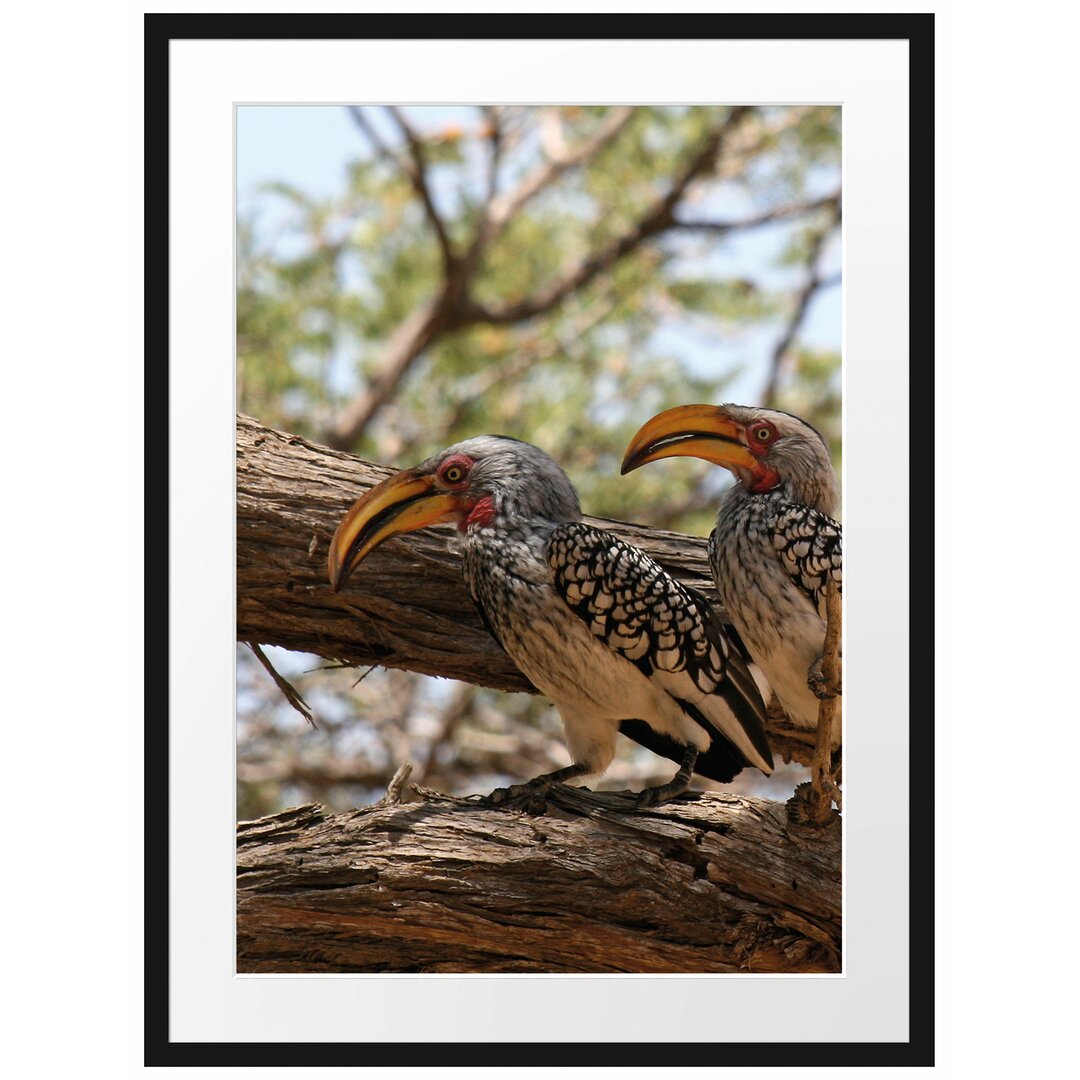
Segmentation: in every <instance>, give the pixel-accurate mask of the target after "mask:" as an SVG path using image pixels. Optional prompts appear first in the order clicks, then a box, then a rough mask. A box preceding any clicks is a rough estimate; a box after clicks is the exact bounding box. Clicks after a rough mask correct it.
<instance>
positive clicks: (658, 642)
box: [547, 522, 772, 780]
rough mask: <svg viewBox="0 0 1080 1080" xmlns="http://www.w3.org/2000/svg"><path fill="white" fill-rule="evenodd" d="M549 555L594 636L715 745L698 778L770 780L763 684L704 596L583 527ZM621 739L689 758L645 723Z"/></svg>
mask: <svg viewBox="0 0 1080 1080" xmlns="http://www.w3.org/2000/svg"><path fill="white" fill-rule="evenodd" d="M547 556H548V562H549V564H550V566H551V569H552V570H553V571H554V582H553V584H554V587H555V590H556V592H558V593H559V595H560V596H561V597H562V599H563V600H564V601H565V603H566V604H567V606H568V607H569V608H570V609H571V610H572V611H573V612H574V613H575V614H576V615H577V616H578V617H579V618H580V619H581V620H582V621H583V622H584V623H585V624H586V625H587V626H588V628H589V630H590V631H591V632H592V634H593V635H594V636H595V637H597V638H599V639H600V640H601V641H603V642H604V644H605V645H607V646H608V647H609V648H611V649H613V650H614V651H616V652H617V653H619V654H621V655H622V656H624V657H625V658H626V659H627V660H629V661H631V662H632V663H633V664H635V665H636V666H637V667H638V669H639V670H640V671H641V672H642V673H643V674H645V675H646V676H647V677H648V678H650V679H652V680H653V681H654V682H656V683H657V684H658V685H659V686H661V687H662V688H663V689H664V690H665V691H666V692H667V693H668V694H670V695H671V697H672V698H674V699H675V700H676V701H678V702H679V704H680V705H681V706H682V707H683V708H684V710H685V711H686V713H687V714H688V715H689V716H691V717H692V718H693V719H694V720H695V721H696V722H697V723H699V724H701V725H702V726H703V727H705V728H706V729H707V730H708V731H709V733H710V735H712V736H713V743H712V745H711V746H710V749H709V750H708V751H707V752H706V753H705V754H703V755H702V756H701V757H700V758H699V760H698V763H697V766H696V767H695V771H697V772H700V773H701V774H702V775H704V776H712V777H713V778H714V779H720V780H729V779H731V777H732V776H734V775H735V773H737V772H738V771H739V770H740V769H741V768H742V767H743V766H744V765H747V764H749V765H754V766H756V767H757V768H759V769H761V770H762V771H763V772H766V773H768V772H771V771H772V754H771V752H770V750H769V743H768V739H767V738H766V735H765V728H764V721H765V706H764V703H763V702H762V700H761V695H760V693H759V691H758V688H757V684H756V683H755V682H754V679H753V676H752V675H751V674H750V672H749V669H748V668H747V666H746V664H745V662H744V661H743V659H742V657H741V656H740V655H739V652H738V650H737V649H735V648H734V647H733V646H732V645H731V643H730V642H729V641H728V639H727V636H726V634H725V632H724V629H723V626H722V624H721V622H720V619H719V617H718V616H717V614H716V612H715V611H714V610H713V607H712V605H711V604H710V603H709V602H708V600H707V599H706V598H705V597H704V596H702V594H701V593H699V592H697V591H696V590H694V589H690V588H688V587H687V586H685V585H683V584H682V583H681V582H679V581H677V580H676V579H675V578H673V577H672V576H671V575H670V574H668V573H667V572H666V571H665V570H664V569H663V568H662V567H661V566H660V565H659V564H658V563H656V562H655V561H654V560H652V559H651V558H649V556H648V555H646V554H645V553H644V552H643V551H640V550H639V549H638V548H635V547H633V546H632V545H630V544H626V543H624V542H623V541H622V540H620V539H618V537H616V536H614V535H612V534H611V533H609V532H605V531H604V530H602V529H596V528H593V527H592V526H590V525H586V524H584V523H581V522H575V523H573V524H570V525H562V526H560V527H559V528H557V529H556V530H555V531H554V532H553V533H552V535H551V537H550V539H549V540H548V545H547ZM622 730H623V731H624V733H625V734H627V735H629V736H630V737H631V738H633V739H635V741H637V742H640V743H642V745H644V746H647V747H648V748H649V749H651V750H654V751H656V752H657V753H661V754H664V756H666V757H670V758H672V759H673V760H676V761H677V760H679V757H680V756H681V752H682V748H681V747H678V746H677V745H676V744H675V743H674V742H673V741H672V740H670V739H667V738H666V736H663V735H659V734H658V733H656V732H654V731H652V730H651V729H649V728H648V725H646V724H645V723H644V722H643V721H640V720H638V721H627V722H625V723H624V724H623V726H622ZM717 736H719V737H717ZM668 743H670V746H667V745H664V744H668ZM710 755H711V758H710Z"/></svg>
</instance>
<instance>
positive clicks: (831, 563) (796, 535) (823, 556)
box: [772, 505, 844, 618]
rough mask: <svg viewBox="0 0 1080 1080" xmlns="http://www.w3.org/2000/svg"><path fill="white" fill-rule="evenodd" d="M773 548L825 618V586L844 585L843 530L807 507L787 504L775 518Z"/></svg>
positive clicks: (839, 586)
mask: <svg viewBox="0 0 1080 1080" xmlns="http://www.w3.org/2000/svg"><path fill="white" fill-rule="evenodd" d="M772 540H773V547H774V548H775V549H776V553H777V555H778V556H779V557H780V562H781V564H782V565H783V567H784V569H785V570H786V571H787V572H788V574H789V575H790V577H791V579H792V581H794V582H795V584H796V585H798V586H799V588H800V589H802V591H803V592H804V593H806V595H807V596H808V597H809V598H810V600H811V601H812V602H813V604H814V605H815V607H816V608H817V610H818V614H819V615H820V616H821V617H822V618H825V586H826V585H827V584H828V582H829V580H830V579H831V580H833V581H835V582H836V584H837V587H838V588H841V589H842V588H843V584H844V551H843V533H842V530H841V527H840V523H839V522H836V521H833V519H832V518H831V517H828V516H827V515H825V514H822V513H821V512H820V511H818V510H813V509H811V508H810V507H808V506H796V505H788V506H785V507H784V508H783V510H782V511H781V512H780V515H779V516H778V518H777V520H776V524H775V527H774V529H773V534H772Z"/></svg>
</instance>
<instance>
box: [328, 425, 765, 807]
mask: <svg viewBox="0 0 1080 1080" xmlns="http://www.w3.org/2000/svg"><path fill="white" fill-rule="evenodd" d="M443 521H453V522H456V523H457V525H458V528H459V529H460V531H461V533H462V541H463V543H462V551H463V570H464V576H465V582H466V585H467V586H468V590H469V592H470V594H471V595H472V598H473V601H474V602H475V604H476V606H477V608H478V609H479V611H480V615H481V617H482V619H483V621H484V623H485V624H486V625H487V627H488V629H489V630H490V631H491V633H492V635H493V636H494V637H495V639H496V640H497V641H498V642H499V643H500V644H501V645H502V647H503V648H504V649H505V650H506V652H507V653H508V654H509V656H510V657H511V659H512V660H513V661H514V662H515V663H516V664H517V666H518V667H519V668H520V669H521V671H522V672H523V673H524V674H525V675H526V676H527V677H528V678H529V679H530V680H531V681H532V683H533V684H534V685H535V686H536V687H537V688H538V689H539V690H541V691H542V692H543V693H545V694H546V695H547V696H548V697H549V698H551V700H552V701H553V702H554V704H555V706H556V707H557V708H558V710H559V713H560V715H561V717H562V721H563V727H564V729H565V732H566V742H567V746H568V748H569V751H570V757H571V760H572V762H573V764H572V765H570V766H568V767H566V768H564V769H559V770H557V771H555V772H553V773H547V774H545V775H543V776H539V777H537V778H536V779H535V780H532V781H530V782H529V783H528V784H521V785H515V786H514V787H511V788H505V789H499V790H498V791H496V792H493V793H492V795H491V796H490V798H491V800H492V801H494V802H501V801H505V799H506V798H508V797H511V796H517V795H523V794H525V793H526V792H527V791H532V790H536V789H541V788H544V787H547V786H549V785H551V784H554V783H556V782H559V781H564V780H570V779H573V778H578V777H585V776H592V777H596V776H599V775H600V774H601V773H603V772H604V770H605V769H606V768H607V767H608V765H609V764H610V762H611V759H612V757H613V756H614V753H615V743H616V736H617V734H618V733H619V732H620V731H621V732H622V733H623V734H625V735H628V736H629V737H630V738H631V739H634V740H635V741H637V742H639V743H641V744H642V745H643V746H646V747H648V748H649V749H650V750H652V751H653V752H654V753H658V754H661V755H663V756H664V757H667V758H670V759H671V760H673V761H677V762H678V763H679V771H678V772H677V773H676V775H675V777H674V778H673V779H672V780H671V781H670V782H668V783H666V784H663V785H660V786H658V787H652V788H646V789H645V790H644V791H642V792H639V793H638V795H637V797H636V799H637V801H638V802H639V803H640V804H642V805H651V804H653V803H656V802H660V801H663V800H666V799H670V798H673V797H675V796H676V795H678V794H680V793H682V792H683V791H685V790H686V789H687V787H688V786H689V784H690V779H691V776H692V774H693V773H695V772H697V773H700V774H701V775H703V776H707V777H710V778H712V779H714V780H720V781H728V780H730V779H731V778H732V777H733V776H735V774H736V773H738V772H739V771H740V770H742V769H743V768H744V767H746V766H748V765H750V766H756V767H757V768H758V769H760V770H761V771H762V772H764V773H766V774H768V773H770V772H771V771H772V755H771V753H770V750H769V744H768V740H767V739H766V736H765V729H764V718H765V708H764V704H763V702H762V700H761V695H760V693H759V691H758V689H757V685H756V684H755V682H754V679H753V676H752V675H751V674H750V672H749V670H748V668H747V666H746V664H745V662H744V661H743V659H742V658H741V656H739V654H738V653H737V651H736V649H735V648H734V647H733V646H732V644H731V642H729V640H728V639H727V636H726V635H725V633H724V629H723V626H722V624H721V622H720V620H719V618H718V616H717V615H716V613H715V612H714V611H713V609H712V607H711V605H710V604H709V602H708V600H707V599H706V598H705V597H704V596H702V595H701V594H700V593H698V592H696V591H695V590H693V589H690V588H688V587H687V586H685V585H683V584H681V583H680V582H678V581H676V580H675V579H674V578H673V577H671V576H670V575H669V574H667V573H666V572H665V571H664V570H663V569H662V568H661V567H660V566H659V565H658V564H657V563H655V562H654V561H653V560H652V559H651V558H649V556H648V555H646V554H645V553H644V552H642V551H640V550H638V549H637V548H635V547H633V546H631V545H630V544H627V543H624V542H623V541H622V540H620V539H619V538H618V537H616V536H615V535H614V534H613V533H610V532H606V531H604V530H602V529H596V528H593V527H592V526H591V525H587V524H585V523H584V522H583V521H582V518H581V509H580V507H579V505H578V497H577V493H576V492H575V490H574V487H573V485H572V484H571V483H570V480H569V478H568V477H567V476H566V474H565V473H564V472H563V471H562V469H560V468H559V467H558V465H556V464H555V462H554V461H552V459H551V458H550V457H548V455H547V454H545V453H544V452H543V451H541V450H539V449H537V448H536V447H535V446H532V445H531V444H529V443H525V442H520V441H518V440H517V439H510V438H506V437H503V436H498V435H482V436H479V437H477V438H473V439H468V440H466V441H465V442H460V443H457V444H456V445H454V446H451V447H449V448H448V449H446V450H443V451H442V452H441V453H439V454H436V455H435V456H434V457H431V458H429V459H428V460H427V461H424V462H422V463H421V464H420V465H417V466H416V467H415V468H411V469H406V470H405V471H403V472H399V473H397V474H396V475H394V476H391V477H389V478H387V479H386V480H384V481H383V482H382V483H380V484H378V485H376V486H375V487H374V488H372V489H371V490H370V491H369V492H367V494H365V495H364V496H363V497H362V498H361V499H359V500H358V501H357V502H356V503H355V505H354V506H353V507H352V509H350V510H349V512H348V513H347V514H346V515H345V517H344V519H343V520H342V521H341V523H340V524H339V525H338V527H337V531H336V532H335V533H334V538H333V540H332V542H331V544H330V555H329V573H330V582H331V585H332V586H333V588H334V590H335V591H336V590H338V589H340V588H341V586H342V585H343V584H344V582H345V581H346V579H347V578H348V577H349V576H350V574H352V573H353V571H354V570H355V569H356V568H357V566H358V565H359V564H360V562H361V561H362V560H363V559H365V558H366V557H367V556H368V555H369V554H370V553H371V552H372V551H374V549H375V548H376V547H378V546H379V545H380V544H381V543H382V542H383V541H384V540H387V539H389V538H390V537H391V536H394V535H395V534H397V533H405V532H412V531H413V530H416V529H421V528H423V527H424V526H426V525H432V524H435V523H436V522H443Z"/></svg>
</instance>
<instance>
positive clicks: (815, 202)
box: [673, 191, 840, 235]
mask: <svg viewBox="0 0 1080 1080" xmlns="http://www.w3.org/2000/svg"><path fill="white" fill-rule="evenodd" d="M839 204H840V192H839V191H836V192H833V193H832V194H831V195H824V196H822V197H821V198H820V199H811V200H810V201H809V202H794V203H787V204H786V205H784V206H776V207H773V209H771V210H766V211H764V212H763V213H761V214H758V215H756V216H755V217H749V218H741V219H735V220H732V221H676V222H674V223H673V227H674V228H676V229H688V230H689V229H697V230H699V231H702V232H711V233H719V234H721V235H723V234H724V233H730V232H742V231H745V230H747V229H757V228H760V227H761V226H762V225H770V224H772V222H774V221H783V220H784V219H786V218H791V217H798V216H800V215H801V214H809V213H812V212H813V211H814V210H820V209H822V208H823V207H826V206H828V207H833V208H835V207H837V206H839Z"/></svg>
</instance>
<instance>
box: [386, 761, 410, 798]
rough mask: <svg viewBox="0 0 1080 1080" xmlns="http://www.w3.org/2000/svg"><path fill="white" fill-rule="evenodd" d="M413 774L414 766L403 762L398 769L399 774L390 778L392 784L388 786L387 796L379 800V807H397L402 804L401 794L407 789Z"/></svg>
mask: <svg viewBox="0 0 1080 1080" xmlns="http://www.w3.org/2000/svg"><path fill="white" fill-rule="evenodd" d="M411 774H412V766H411V765H410V764H409V763H408V762H407V761H403V762H402V763H401V764H400V765H399V766H398V768H397V772H395V773H394V775H393V776H392V777H391V778H390V783H389V784H387V785H386V794H385V795H384V796H383V797H382V798H381V799H380V800H379V802H378V805H379V806H396V805H397V804H398V803H399V802H401V792H402V790H403V789H404V787H405V784H406V782H407V781H408V779H409V777H410V775H411Z"/></svg>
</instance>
